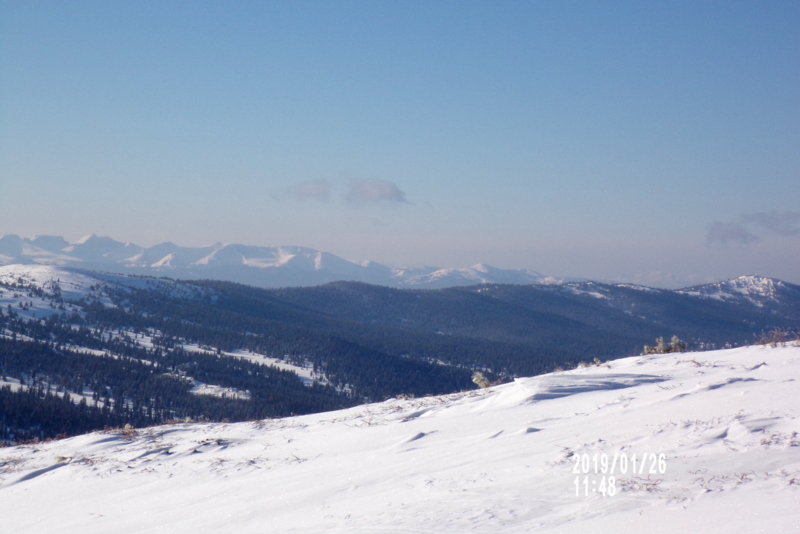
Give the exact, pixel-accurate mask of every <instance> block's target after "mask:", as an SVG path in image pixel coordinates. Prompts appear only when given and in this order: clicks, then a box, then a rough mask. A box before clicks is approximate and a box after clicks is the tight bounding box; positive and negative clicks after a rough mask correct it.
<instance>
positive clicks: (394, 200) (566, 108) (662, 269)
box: [0, 0, 800, 287]
mask: <svg viewBox="0 0 800 534" xmlns="http://www.w3.org/2000/svg"><path fill="white" fill-rule="evenodd" d="M798 27H800V3H798V2H796V1H786V2H780V1H764V2H738V1H720V2H713V1H703V2H697V1H675V2H660V1H659V2H655V1H653V2H650V1H642V0H637V1H622V0H619V1H588V0H586V1H569V0H558V1H556V0H553V1H529V2H521V1H483V2H474V1H458V2H450V1H434V2H431V1H403V2H388V1H314V2H310V1H292V2H289V1H280V2H278V1H259V2H248V1H236V2H228V1H215V2H206V1H199V0H198V1H191V2H184V1H179V0H175V1H170V2H161V1H137V2H107V1H97V2H95V1H76V2H62V1H21V0H15V1H8V0H0V234H9V233H14V234H18V235H23V236H32V235H34V234H56V235H63V236H64V237H66V238H67V239H68V240H75V239H78V238H80V237H81V236H83V235H85V234H89V233H97V234H99V235H108V236H111V237H113V238H115V239H118V240H121V241H131V242H134V243H137V244H139V245H142V246H149V245H154V244H157V243H160V242H164V241H172V242H175V243H177V244H180V245H184V246H200V245H206V244H210V243H214V242H232V243H245V244H250V245H262V246H277V245H300V246H306V247H311V248H316V249H320V250H324V251H328V252H332V253H334V254H337V255H339V256H342V257H345V258H347V259H351V260H367V259H369V260H375V261H379V262H382V263H386V264H388V265H393V266H401V265H439V266H446V267H455V266H467V265H472V264H475V263H488V264H492V265H495V266H498V267H504V268H527V269H533V270H536V271H538V272H541V273H544V274H547V275H553V276H559V277H586V278H593V279H601V280H618V281H629V282H638V283H645V284H650V285H656V286H663V287H675V286H680V285H689V284H691V283H700V282H705V281H711V280H718V279H723V278H728V277H732V276H737V275H741V274H762V275H766V276H773V277H777V278H781V279H784V280H787V281H790V282H794V283H800V203H798V198H800V32H798V31H797V28H798Z"/></svg>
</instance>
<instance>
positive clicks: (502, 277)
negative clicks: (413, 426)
mask: <svg viewBox="0 0 800 534" xmlns="http://www.w3.org/2000/svg"><path fill="white" fill-rule="evenodd" d="M9 264H40V265H55V266H61V267H78V268H82V269H87V270H94V271H106V272H116V273H125V274H137V275H150V276H169V277H172V278H180V279H189V280H197V279H214V280H227V281H231V282H238V283H242V284H248V285H253V286H258V287H299V286H315V285H320V284H325V283H328V282H336V281H341V280H346V281H354V282H364V283H368V284H375V285H382V286H390V287H409V288H425V289H435V288H443V287H452V286H464V285H474V284H486V283H501V284H533V283H541V282H545V281H548V280H552V279H550V278H548V277H546V276H544V275H542V274H540V273H537V272H535V271H530V270H524V269H501V268H498V267H493V266H491V265H485V264H478V265H473V266H472V267H463V268H440V267H430V266H428V267H399V268H396V267H389V266H386V265H382V264H380V263H376V262H372V261H365V262H353V261H349V260H345V259H343V258H340V257H338V256H336V255H334V254H330V253H328V252H321V251H318V250H314V249H310V248H305V247H298V246H280V247H258V246H250V245H240V244H222V243H217V244H214V245H209V246H205V247H182V246H178V245H176V244H174V243H170V242H166V243H161V244H158V245H155V246H152V247H141V246H139V245H135V244H133V243H123V242H120V241H116V240H114V239H111V238H109V237H100V236H97V235H94V234H92V235H89V236H86V237H84V238H82V239H80V240H78V241H76V242H74V243H70V242H68V241H66V240H65V239H64V238H63V237H59V236H47V235H42V236H35V237H32V238H25V237H20V236H17V235H14V234H8V235H5V236H3V237H0V265H9Z"/></svg>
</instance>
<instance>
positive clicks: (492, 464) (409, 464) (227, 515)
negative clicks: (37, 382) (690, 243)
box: [0, 346, 800, 534]
mask: <svg viewBox="0 0 800 534" xmlns="http://www.w3.org/2000/svg"><path fill="white" fill-rule="evenodd" d="M798 377H800V347H796V346H792V347H783V348H766V347H746V348H739V349H731V350H725V351H714V352H705V353H684V354H669V355H653V356H641V357H633V358H626V359H622V360H616V361H613V362H610V363H608V364H604V365H601V366H593V367H586V368H580V369H576V370H573V371H567V372H560V373H553V374H548V375H542V376H539V377H533V378H525V379H518V380H516V381H515V382H513V383H510V384H505V385H501V386H496V387H493V388H490V389H486V390H479V391H472V392H466V393H461V394H454V395H448V396H442V397H429V398H419V399H405V400H400V399H393V400H389V401H386V402H383V403H380V404H372V405H364V406H359V407H355V408H351V409H348V410H343V411H337V412H329V413H324V414H315V415H308V416H302V417H293V418H285V419H273V420H264V421H257V422H250V423H236V424H176V425H168V426H160V427H153V428H147V429H140V430H137V431H135V432H124V431H110V432H105V433H104V432H96V433H92V434H87V435H83V436H78V437H74V438H70V439H65V440H61V441H52V442H46V443H37V444H29V445H22V446H16V447H9V448H5V449H0V525H2V526H1V527H0V528H2V530H3V531H6V532H15V533H22V532H37V533H38V532H49V533H56V532H80V533H92V532H97V533H101V532H102V533H107V532H148V533H156V532H159V533H160V532H187V533H196V532H240V533H249V532H253V533H256V532H258V533H263V532H276V533H288V532H370V533H374V532H397V533H402V532H418V533H429V532H452V533H466V532H487V533H489V532H491V533H496V532H514V533H523V532H524V533H528V532H552V533H554V532H559V533H585V532H601V533H602V532H614V533H618V532H623V533H624V532H642V531H645V532H648V533H649V534H654V533H667V532H670V533H671V532H691V533H699V532H703V533H714V532H720V533H721V532H725V533H730V532H741V533H752V532H770V533H771V532H798V531H800V506H798V504H800V434H799V433H800V419H798V417H799V415H800V414H799V412H800V407H798V404H797V399H798V398H800V381H799V380H798ZM659 454H663V455H664V456H663V467H664V468H665V469H664V471H663V472H661V471H660V470H659V469H656V470H655V472H653V473H650V472H649V471H646V472H639V471H637V472H636V473H633V472H631V469H632V468H631V467H630V464H629V467H627V468H626V471H624V472H623V469H622V467H621V465H622V462H621V461H620V462H618V463H615V466H614V468H613V471H610V472H606V473H605V475H606V476H608V475H614V476H615V481H614V487H615V488H616V490H617V492H616V494H615V495H614V496H603V495H600V494H597V493H590V494H589V495H588V496H584V495H583V494H581V495H576V489H575V483H574V481H575V477H576V476H580V477H581V479H582V478H583V476H587V477H588V479H589V480H590V481H594V482H595V483H599V482H600V481H601V479H603V476H604V474H603V473H602V469H600V468H598V469H597V470H595V469H594V468H587V469H585V470H584V469H583V468H582V467H580V464H576V459H582V458H583V457H584V455H589V456H588V458H593V457H594V455H599V456H598V458H603V457H605V458H606V459H608V460H610V459H612V458H615V457H616V458H621V457H625V458H626V459H628V460H634V459H637V458H638V459H640V460H641V459H642V458H650V455H659ZM603 455H605V456H603ZM653 457H656V456H653ZM576 465H578V467H579V469H578V471H579V474H578V475H576V474H574V473H573V470H574V469H575V467H576ZM589 465H593V464H592V463H590V464H589ZM600 465H602V461H601V464H600ZM640 465H644V464H641V463H640ZM649 467H652V466H649ZM649 467H648V469H649ZM605 482H609V480H608V479H605Z"/></svg>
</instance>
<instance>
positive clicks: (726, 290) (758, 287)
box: [678, 275, 800, 307]
mask: <svg viewBox="0 0 800 534" xmlns="http://www.w3.org/2000/svg"><path fill="white" fill-rule="evenodd" d="M678 292H679V293H683V294H685V295H692V296H698V297H703V298H708V299H715V300H720V301H724V302H749V303H750V304H753V305H755V306H758V307H763V306H764V305H765V304H767V303H774V302H777V301H779V300H780V298H781V295H783V294H786V293H793V294H794V295H795V296H797V297H800V293H798V291H797V286H793V285H791V284H787V283H786V282H783V281H781V280H775V279H772V278H767V277H765V276H753V275H747V276H739V277H737V278H732V279H730V280H725V281H722V282H716V283H712V284H705V285H701V286H694V287H688V288H686V289H682V290H679V291H678Z"/></svg>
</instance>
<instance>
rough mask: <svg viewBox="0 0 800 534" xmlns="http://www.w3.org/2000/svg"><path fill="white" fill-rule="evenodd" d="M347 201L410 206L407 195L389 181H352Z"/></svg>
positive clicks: (348, 187)
mask: <svg viewBox="0 0 800 534" xmlns="http://www.w3.org/2000/svg"><path fill="white" fill-rule="evenodd" d="M344 198H345V200H346V201H347V202H349V203H351V204H408V203H409V202H408V200H406V194H405V193H403V191H402V190H400V188H399V187H397V185H396V184H394V183H393V182H390V181H388V180H378V179H371V180H351V181H350V183H349V184H348V186H347V192H346V193H345V197H344Z"/></svg>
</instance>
